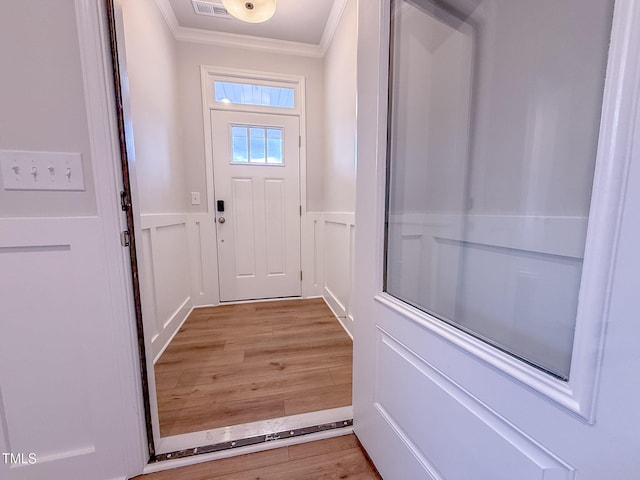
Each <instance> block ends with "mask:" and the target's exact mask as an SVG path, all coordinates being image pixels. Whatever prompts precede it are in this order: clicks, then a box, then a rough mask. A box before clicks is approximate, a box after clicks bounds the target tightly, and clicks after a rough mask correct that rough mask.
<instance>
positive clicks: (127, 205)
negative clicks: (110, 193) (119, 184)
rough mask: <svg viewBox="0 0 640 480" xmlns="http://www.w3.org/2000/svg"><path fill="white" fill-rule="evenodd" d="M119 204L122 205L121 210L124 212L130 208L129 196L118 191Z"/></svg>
mask: <svg viewBox="0 0 640 480" xmlns="http://www.w3.org/2000/svg"><path fill="white" fill-rule="evenodd" d="M120 206H121V207H122V211H124V212H126V211H127V210H129V209H130V208H131V201H130V200H129V196H128V195H127V193H126V192H124V191H122V192H120Z"/></svg>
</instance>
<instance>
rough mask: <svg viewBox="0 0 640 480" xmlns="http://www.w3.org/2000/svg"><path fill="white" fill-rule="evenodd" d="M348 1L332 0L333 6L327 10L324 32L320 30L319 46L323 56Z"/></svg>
mask: <svg viewBox="0 0 640 480" xmlns="http://www.w3.org/2000/svg"><path fill="white" fill-rule="evenodd" d="M348 1H349V0H333V6H332V7H331V11H330V12H329V18H328V19H327V24H326V25H325V27H324V32H322V38H321V39H320V45H319V46H320V51H321V52H322V56H323V57H324V56H325V54H326V53H327V50H328V49H329V46H330V45H331V41H332V40H333V36H334V35H335V34H336V30H338V25H339V24H340V19H341V18H342V14H343V13H344V9H345V7H346V6H347V2H348Z"/></svg>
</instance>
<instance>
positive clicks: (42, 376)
mask: <svg viewBox="0 0 640 480" xmlns="http://www.w3.org/2000/svg"><path fill="white" fill-rule="evenodd" d="M101 8H104V7H103V4H102V3H98V2H93V1H84V0H75V1H72V0H59V1H56V2H50V1H48V0H34V1H32V2H28V3H25V2H18V3H16V4H14V5H10V4H9V3H8V2H2V3H0V63H1V64H2V71H3V76H2V80H1V82H2V88H0V96H1V97H0V98H1V100H0V103H1V104H2V108H1V109H0V125H1V127H0V131H1V132H2V133H0V138H1V144H2V148H7V149H27V150H30V149H33V150H40V149H42V150H47V151H80V152H82V154H83V162H84V165H83V167H84V173H85V183H86V184H87V185H88V186H89V188H88V189H87V191H86V192H84V193H79V194H70V193H66V192H49V193H46V194H40V193H34V192H29V191H25V192H21V194H20V195H16V194H14V193H11V194H7V193H6V192H4V191H1V190H0V195H1V196H2V198H1V200H0V204H1V207H0V208H2V209H3V210H2V212H3V215H2V216H3V218H0V306H1V307H0V324H1V325H2V334H1V335H0V432H1V433H0V452H7V453H14V454H26V455H28V454H29V453H34V454H35V456H36V463H35V464H33V465H13V466H10V465H9V464H6V463H5V462H4V461H0V477H1V478H3V479H7V480H24V479H44V478H47V479H49V478H50V479H58V478H59V479H63V478H64V479H67V480H85V479H87V478H94V479H96V480H113V479H121V480H123V479H125V478H129V477H130V476H131V475H135V474H137V473H139V472H140V470H141V468H142V465H143V464H144V462H145V458H144V449H143V433H142V432H143V430H142V420H141V418H142V416H141V403H142V402H141V398H140V384H139V378H138V375H139V373H138V372H139V367H138V365H137V361H136V342H135V340H134V323H133V318H132V315H131V313H132V312H131V310H132V307H131V305H132V303H131V290H130V285H129V282H130V278H131V277H130V276H128V271H127V269H126V260H127V259H126V256H127V255H126V252H127V251H126V249H123V248H122V247H121V246H120V244H119V238H118V237H119V232H120V230H121V228H122V227H121V223H120V215H121V213H122V212H120V210H119V206H118V185H119V184H118V174H119V172H118V171H117V170H118V168H117V165H118V150H117V148H118V144H117V133H116V132H117V129H116V120H115V115H114V104H113V98H114V96H113V91H112V89H111V85H112V78H111V72H110V71H109V70H108V67H107V65H108V63H107V62H106V60H107V59H108V58H109V56H108V55H109V50H108V38H107V37H106V35H104V33H106V32H104V30H101V29H100V27H101V26H102V25H104V24H105V23H104V22H105V15H104V12H102V11H101V10H100V9H101ZM99 21H100V23H98V22H99ZM101 42H103V43H101ZM105 68H106V70H105ZM85 98H87V99H88V101H85ZM92 185H95V190H94V189H93V187H91V186H92Z"/></svg>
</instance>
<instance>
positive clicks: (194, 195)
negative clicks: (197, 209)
mask: <svg viewBox="0 0 640 480" xmlns="http://www.w3.org/2000/svg"><path fill="white" fill-rule="evenodd" d="M191 205H200V192H191Z"/></svg>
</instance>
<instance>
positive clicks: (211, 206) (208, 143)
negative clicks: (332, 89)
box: [200, 65, 310, 303]
mask: <svg viewBox="0 0 640 480" xmlns="http://www.w3.org/2000/svg"><path fill="white" fill-rule="evenodd" d="M216 76H231V77H235V78H238V79H244V80H247V81H251V80H262V81H271V82H276V83H282V84H288V85H290V86H294V88H295V89H296V98H297V100H298V105H297V106H296V108H295V109H292V110H291V111H286V112H282V111H281V110H282V109H278V110H277V111H275V112H274V111H273V109H267V110H265V109H264V107H263V108H257V109H255V108H254V109H246V108H235V107H237V106H234V105H232V106H230V108H220V105H219V104H216V103H215V102H213V96H212V95H209V93H211V94H212V93H213V92H212V88H211V86H210V84H211V79H212V78H215V77H216ZM200 85H201V92H202V122H203V128H204V132H203V133H204V142H205V145H204V151H205V175H206V185H207V214H208V215H209V216H210V218H211V221H212V222H214V218H213V217H214V216H215V188H214V181H213V171H214V170H213V148H212V137H211V111H212V110H237V111H255V112H257V113H278V114H284V115H290V116H293V117H298V119H299V124H300V137H301V146H300V149H299V161H300V173H299V175H300V178H299V182H300V205H302V217H301V218H300V257H301V258H300V267H301V268H302V267H303V259H304V258H305V255H306V251H307V249H308V248H309V247H310V246H309V245H307V244H306V243H305V242H304V241H303V239H304V238H305V236H304V225H305V224H306V222H307V219H306V215H307V120H306V106H305V105H306V100H305V97H306V90H305V77H304V76H301V75H288V74H281V73H274V72H262V71H256V70H243V69H232V68H224V67H217V66H211V65H200ZM215 234H216V232H215V229H214V235H215ZM216 243H217V238H215V242H214V245H215V244H216ZM215 259H216V260H215V271H216V272H217V271H218V259H217V254H216V256H215ZM217 281H218V280H217V276H216V292H215V298H214V301H215V302H214V303H220V292H219V288H218V285H217ZM306 290H308V289H305V287H304V271H303V287H302V291H303V292H304V291H306Z"/></svg>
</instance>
